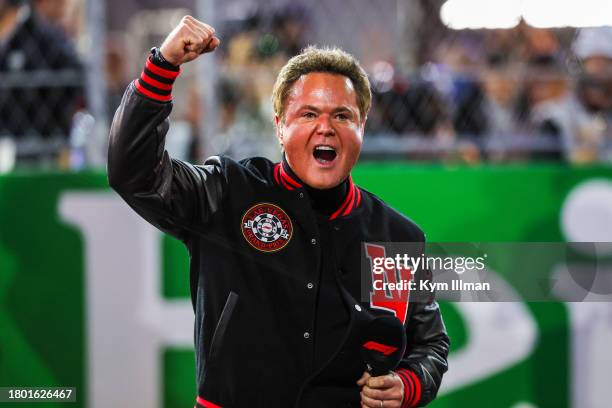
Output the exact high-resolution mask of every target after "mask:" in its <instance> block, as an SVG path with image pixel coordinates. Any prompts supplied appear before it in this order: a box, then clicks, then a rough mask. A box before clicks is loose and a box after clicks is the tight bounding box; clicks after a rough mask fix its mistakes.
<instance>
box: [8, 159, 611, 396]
mask: <svg viewBox="0 0 612 408" xmlns="http://www.w3.org/2000/svg"><path fill="white" fill-rule="evenodd" d="M353 176H354V180H355V181H356V183H357V184H359V185H360V186H363V187H364V188H366V189H368V190H369V191H372V192H374V193H375V194H378V195H379V196H380V197H382V198H383V199H384V200H386V201H387V202H388V203H389V204H390V205H392V206H393V207H395V208H397V209H398V210H400V211H402V212H403V213H405V214H407V215H408V216H410V217H411V218H413V219H414V220H415V221H416V222H417V223H418V224H420V225H421V226H422V227H423V229H424V230H425V231H426V233H427V237H428V240H429V241H432V242H435V241H439V242H451V241H505V242H508V241H517V242H518V241H565V240H566V238H565V237H564V236H563V234H562V230H561V227H560V214H561V211H562V206H563V203H564V201H565V199H566V197H567V195H568V193H569V192H570V191H571V190H572V189H574V188H575V187H576V186H577V185H579V184H581V183H584V182H587V181H589V180H594V179H605V180H612V169H610V168H603V167H589V168H566V167H557V166H542V167H539V166H538V167H531V166H530V167H523V166H508V167H506V166H504V167H473V168H464V167H457V168H455V167H450V168H442V167H438V166H431V167H428V166H423V167H415V166H409V165H405V164H393V163H391V164H379V163H364V164H361V165H360V166H359V167H358V168H357V169H355V171H354V173H353ZM107 189H108V187H107V184H106V178H105V176H104V175H103V174H98V173H89V172H84V173H70V174H66V173H44V174H37V173H17V174H10V175H4V176H0V386H75V387H77V389H78V400H79V401H78V402H77V403H76V404H63V405H62V404H59V403H45V404H42V405H41V406H45V407H60V406H66V407H74V408H76V407H85V406H87V404H86V401H87V395H86V392H87V381H88V378H87V355H88V349H87V344H88V343H87V339H86V336H85V332H86V316H87V312H86V308H85V304H86V303H85V296H86V294H85V293H86V292H85V290H84V288H85V272H84V268H85V266H84V265H85V264H86V259H85V257H86V255H85V252H84V249H83V248H84V244H83V236H82V233H81V231H79V230H78V228H75V227H74V226H73V225H68V224H67V223H65V222H64V221H62V219H61V217H60V216H59V215H58V201H59V197H60V196H61V195H62V194H63V193H65V192H68V191H80V192H87V191H92V192H98V191H105V190H107ZM116 234H121V231H116ZM161 242H162V244H161V248H160V250H161V253H162V265H163V267H162V270H163V277H162V278H161V281H162V285H161V287H162V289H161V290H162V294H163V297H165V298H169V299H183V298H185V297H188V279H187V264H188V258H187V254H186V251H185V250H184V249H183V247H182V246H181V244H180V243H178V242H177V241H175V240H173V239H171V238H168V237H165V238H164V239H163V240H162V241H161ZM177 271H180V272H179V273H177ZM183 272H184V273H183ZM109 296H110V295H109ZM111 301H112V297H109V302H111ZM442 309H443V313H444V317H445V320H446V323H447V326H448V329H449V333H450V336H451V339H452V340H453V348H452V353H451V356H452V355H453V354H454V353H458V352H460V351H461V350H462V349H464V348H465V347H466V346H467V345H468V344H469V342H470V341H471V339H470V326H469V324H468V323H466V322H465V321H464V319H463V318H462V314H461V311H460V310H458V309H457V307H456V305H453V304H443V305H442ZM527 309H528V310H529V312H530V313H531V315H532V318H533V320H534V321H535V322H536V323H537V341H536V344H535V346H534V347H533V350H532V351H531V352H530V353H529V355H528V356H527V357H526V358H524V359H522V360H520V361H516V363H515V364H512V365H511V366H509V367H507V368H505V369H504V370H502V371H500V372H495V373H490V374H489V375H487V376H486V377H485V378H479V379H477V380H476V381H474V382H471V383H468V384H465V385H464V386H461V387H458V388H455V389H453V390H450V391H448V392H445V393H443V395H441V396H440V398H439V399H438V400H437V401H436V402H435V403H434V404H432V405H431V406H434V407H481V406H487V407H555V408H563V407H567V406H571V392H570V389H571V383H572V381H573V379H572V374H571V367H570V361H571V355H570V352H569V350H570V332H571V322H570V321H569V318H568V313H567V309H566V306H565V305H564V304H561V303H537V304H536V303H532V304H528V305H527ZM491 330H496V328H495V327H491ZM109 335H112V334H109ZM499 353H504V350H499ZM159 359H160V361H161V364H162V366H163V369H162V373H163V375H162V378H161V384H160V386H159V390H160V391H159V392H160V400H161V401H163V407H166V408H170V407H172V408H176V407H190V406H193V400H194V358H193V353H192V351H191V349H190V348H188V347H185V348H166V349H165V350H164V351H163V352H162V353H161V355H160V356H159ZM120 369H121V367H118V370H120ZM452 369H453V367H452V366H451V370H452ZM271 387H273V385H271ZM0 406H2V407H5V406H6V407H9V406H11V404H0ZM15 406H17V407H23V406H25V405H23V404H15ZM28 406H29V405H28ZM36 406H38V405H36Z"/></svg>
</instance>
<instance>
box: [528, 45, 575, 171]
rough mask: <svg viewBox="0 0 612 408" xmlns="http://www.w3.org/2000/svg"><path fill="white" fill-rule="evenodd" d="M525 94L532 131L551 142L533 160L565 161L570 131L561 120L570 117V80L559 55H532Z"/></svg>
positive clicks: (544, 140) (536, 153) (530, 129)
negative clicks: (568, 131)
mask: <svg viewBox="0 0 612 408" xmlns="http://www.w3.org/2000/svg"><path fill="white" fill-rule="evenodd" d="M525 76H526V78H525V83H524V89H523V95H522V98H523V100H522V103H523V104H524V105H523V109H524V110H523V112H522V114H523V115H525V117H526V119H527V121H528V126H529V132H530V133H531V134H533V135H534V136H540V137H542V139H541V140H542V141H543V142H546V141H548V144H549V146H548V147H547V148H545V149H543V150H541V151H534V152H533V154H532V155H531V157H532V158H534V159H546V160H563V159H564V157H565V153H564V152H566V150H567V138H568V136H569V135H568V134H567V131H566V129H564V125H563V123H562V122H564V121H566V120H567V118H569V116H571V114H572V113H571V111H570V106H569V104H568V97H569V96H570V81H569V75H568V73H567V70H566V69H565V67H564V64H563V62H562V61H561V60H560V57H559V56H558V55H549V54H542V55H533V56H532V57H531V59H530V60H529V62H528V64H527V67H526V73H525Z"/></svg>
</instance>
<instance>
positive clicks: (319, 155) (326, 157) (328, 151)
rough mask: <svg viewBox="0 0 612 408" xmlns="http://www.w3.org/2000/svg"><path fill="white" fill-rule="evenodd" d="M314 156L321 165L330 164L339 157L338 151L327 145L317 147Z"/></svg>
mask: <svg viewBox="0 0 612 408" xmlns="http://www.w3.org/2000/svg"><path fill="white" fill-rule="evenodd" d="M312 155H313V156H314V158H315V160H316V161H318V162H319V163H321V164H329V163H331V162H333V161H334V160H335V159H336V157H337V154H336V149H334V148H333V147H331V146H326V145H318V146H315V148H314V151H313V153H312Z"/></svg>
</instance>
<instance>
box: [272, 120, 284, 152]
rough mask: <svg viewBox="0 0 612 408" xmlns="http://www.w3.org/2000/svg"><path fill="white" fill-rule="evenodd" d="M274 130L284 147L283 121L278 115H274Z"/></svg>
mask: <svg viewBox="0 0 612 408" xmlns="http://www.w3.org/2000/svg"><path fill="white" fill-rule="evenodd" d="M274 130H275V131H276V138H277V139H278V143H279V144H280V145H281V147H283V121H282V120H281V118H279V117H278V116H277V115H274Z"/></svg>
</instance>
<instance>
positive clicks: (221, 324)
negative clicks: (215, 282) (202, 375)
mask: <svg viewBox="0 0 612 408" xmlns="http://www.w3.org/2000/svg"><path fill="white" fill-rule="evenodd" d="M236 303H238V294H237V293H236V292H231V291H230V293H229V295H228V296H227V300H226V301H225V306H223V311H222V312H221V317H219V321H218V322H217V327H215V332H214V334H213V338H212V341H211V343H210V351H209V352H208V363H209V364H211V365H212V364H213V363H214V362H215V360H216V359H217V357H218V355H219V351H220V349H221V347H222V346H223V340H224V339H225V334H226V332H227V327H228V325H229V323H230V319H231V317H232V314H233V313H234V309H235V308H236Z"/></svg>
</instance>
